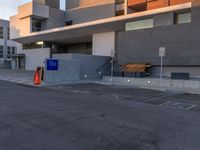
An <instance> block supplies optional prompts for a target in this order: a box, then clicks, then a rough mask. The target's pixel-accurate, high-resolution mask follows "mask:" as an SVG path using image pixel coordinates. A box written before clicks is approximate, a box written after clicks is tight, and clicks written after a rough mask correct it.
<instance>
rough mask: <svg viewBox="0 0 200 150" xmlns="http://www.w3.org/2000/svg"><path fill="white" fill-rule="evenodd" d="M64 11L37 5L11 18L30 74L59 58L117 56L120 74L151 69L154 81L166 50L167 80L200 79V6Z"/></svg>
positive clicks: (107, 1) (194, 2) (85, 2)
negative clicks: (129, 66) (123, 69)
mask: <svg viewBox="0 0 200 150" xmlns="http://www.w3.org/2000/svg"><path fill="white" fill-rule="evenodd" d="M58 6H59V1H58V0H57V1H56V0H54V1H53V2H52V1H51V0H33V2H30V3H28V4H25V5H23V6H20V7H19V8H18V14H17V15H16V16H13V17H11V23H10V28H11V37H12V39H14V40H15V41H17V42H20V43H22V44H23V49H24V54H25V55H26V60H27V61H26V66H28V67H26V69H28V70H32V69H34V68H35V67H36V65H39V64H40V65H42V64H43V62H44V59H46V58H52V57H54V55H55V54H56V56H57V57H56V58H58V55H60V57H62V56H61V55H63V54H64V55H66V54H69V53H73V54H84V55H85V54H86V55H91V56H105V57H111V56H112V55H113V54H114V56H115V66H116V67H115V70H116V71H119V70H120V68H118V66H120V65H123V64H126V63H149V64H151V65H152V68H151V76H158V74H159V68H160V57H159V51H158V50H159V47H165V48H166V56H165V57H164V76H167V77H170V76H171V73H172V72H188V73H190V76H191V77H194V78H199V77H200V70H199V67H200V60H199V56H200V44H199V43H200V38H199V37H200V19H199V18H200V0H155V1H145V2H144V1H143V0H137V1H135V0H66V10H65V11H64V10H60V9H59V7H58ZM28 8H31V9H28ZM27 10H31V11H27ZM36 58H37V61H34V60H35V59H36ZM102 65H104V63H103V64H102ZM97 70H98V69H97Z"/></svg>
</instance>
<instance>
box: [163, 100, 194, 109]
mask: <svg viewBox="0 0 200 150" xmlns="http://www.w3.org/2000/svg"><path fill="white" fill-rule="evenodd" d="M160 105H162V106H167V107H172V108H176V109H182V110H190V109H192V108H194V107H196V105H194V104H189V103H182V102H176V101H167V102H165V103H162V104H160Z"/></svg>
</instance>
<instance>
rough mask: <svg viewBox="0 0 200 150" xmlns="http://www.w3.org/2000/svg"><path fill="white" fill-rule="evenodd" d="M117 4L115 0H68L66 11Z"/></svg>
mask: <svg viewBox="0 0 200 150" xmlns="http://www.w3.org/2000/svg"><path fill="white" fill-rule="evenodd" d="M109 3H115V0H66V10H69V9H74V8H78V7H89V6H95V5H104V4H109Z"/></svg>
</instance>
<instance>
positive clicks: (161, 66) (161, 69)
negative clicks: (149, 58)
mask: <svg viewBox="0 0 200 150" xmlns="http://www.w3.org/2000/svg"><path fill="white" fill-rule="evenodd" d="M162 78H163V57H162V56H161V61H160V81H162Z"/></svg>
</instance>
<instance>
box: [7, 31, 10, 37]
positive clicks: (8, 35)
mask: <svg viewBox="0 0 200 150" xmlns="http://www.w3.org/2000/svg"><path fill="white" fill-rule="evenodd" d="M7 33H8V34H7V39H8V40H9V39H10V29H9V28H7Z"/></svg>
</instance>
